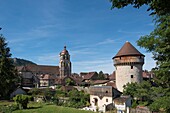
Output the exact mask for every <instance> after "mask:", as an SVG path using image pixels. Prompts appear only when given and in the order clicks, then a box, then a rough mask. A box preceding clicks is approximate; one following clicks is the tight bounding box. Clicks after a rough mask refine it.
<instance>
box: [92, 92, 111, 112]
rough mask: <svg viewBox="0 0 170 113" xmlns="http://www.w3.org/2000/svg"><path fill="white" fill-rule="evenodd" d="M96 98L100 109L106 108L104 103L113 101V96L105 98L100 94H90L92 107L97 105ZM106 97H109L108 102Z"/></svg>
mask: <svg viewBox="0 0 170 113" xmlns="http://www.w3.org/2000/svg"><path fill="white" fill-rule="evenodd" d="M94 98H96V99H97V100H98V107H99V109H104V107H105V106H104V105H108V104H110V103H113V98H112V97H105V96H104V97H103V98H101V99H100V98H99V97H98V96H96V95H90V104H91V106H92V107H96V106H95V100H94ZM106 99H108V102H106Z"/></svg>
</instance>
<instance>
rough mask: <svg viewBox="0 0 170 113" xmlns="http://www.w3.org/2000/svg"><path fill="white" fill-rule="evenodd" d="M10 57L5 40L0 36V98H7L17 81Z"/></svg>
mask: <svg viewBox="0 0 170 113" xmlns="http://www.w3.org/2000/svg"><path fill="white" fill-rule="evenodd" d="M10 57H11V53H10V48H9V47H7V43H6V42H5V38H4V37H3V36H2V35H0V98H9V94H10V93H11V92H12V91H13V89H15V88H16V84H17V83H18V80H19V78H18V75H17V71H16V69H15V67H14V65H13V64H12V61H11V59H10Z"/></svg>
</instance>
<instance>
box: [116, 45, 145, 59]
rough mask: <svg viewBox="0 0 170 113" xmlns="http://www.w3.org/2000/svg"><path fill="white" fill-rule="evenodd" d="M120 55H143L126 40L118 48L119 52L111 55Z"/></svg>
mask: <svg viewBox="0 0 170 113" xmlns="http://www.w3.org/2000/svg"><path fill="white" fill-rule="evenodd" d="M121 56H144V55H143V54H142V53H140V52H139V51H138V50H137V49H136V48H135V47H134V46H133V45H132V44H131V43H130V42H126V43H125V44H124V45H123V47H122V48H121V49H120V50H119V52H118V53H117V54H116V55H115V56H114V57H113V59H114V58H116V57H121Z"/></svg>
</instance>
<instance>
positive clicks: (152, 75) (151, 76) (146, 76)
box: [142, 70, 154, 80]
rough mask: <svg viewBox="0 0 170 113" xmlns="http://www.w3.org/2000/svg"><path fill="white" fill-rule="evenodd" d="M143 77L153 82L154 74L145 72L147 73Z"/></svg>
mask: <svg viewBox="0 0 170 113" xmlns="http://www.w3.org/2000/svg"><path fill="white" fill-rule="evenodd" d="M142 77H143V80H151V79H153V77H154V73H153V72H148V71H146V70H145V71H143V72H142Z"/></svg>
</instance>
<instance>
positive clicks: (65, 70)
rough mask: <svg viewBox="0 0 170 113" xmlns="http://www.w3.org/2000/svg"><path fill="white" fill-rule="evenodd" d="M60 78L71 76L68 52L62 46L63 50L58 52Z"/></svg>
mask: <svg viewBox="0 0 170 113" xmlns="http://www.w3.org/2000/svg"><path fill="white" fill-rule="evenodd" d="M59 71H60V77H64V76H70V75H71V62H70V55H69V52H68V51H67V50H66V46H64V50H63V51H61V52H60V63H59Z"/></svg>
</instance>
